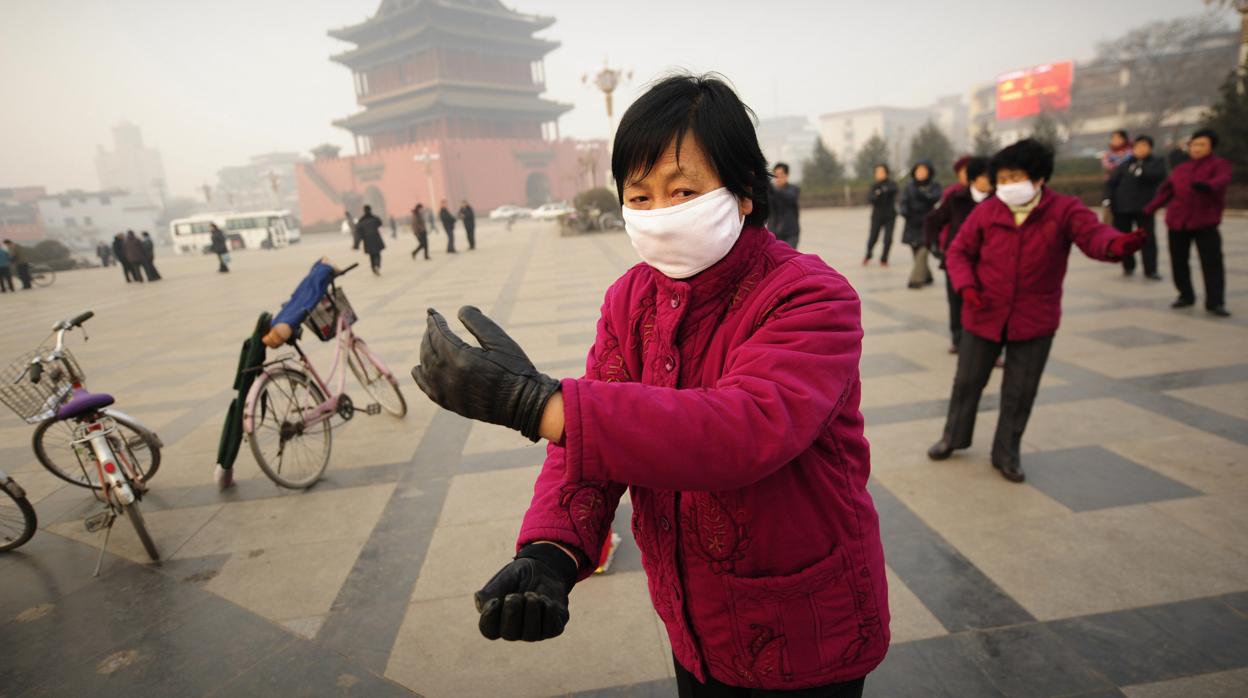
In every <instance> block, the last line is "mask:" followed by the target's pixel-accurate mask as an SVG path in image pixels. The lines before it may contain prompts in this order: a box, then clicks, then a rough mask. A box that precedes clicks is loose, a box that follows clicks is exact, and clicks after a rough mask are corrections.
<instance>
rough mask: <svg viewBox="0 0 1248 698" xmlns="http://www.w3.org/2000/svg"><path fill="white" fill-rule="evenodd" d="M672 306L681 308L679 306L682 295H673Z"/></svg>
mask: <svg viewBox="0 0 1248 698" xmlns="http://www.w3.org/2000/svg"><path fill="white" fill-rule="evenodd" d="M672 307H673V308H679V307H680V297H679V296H672Z"/></svg>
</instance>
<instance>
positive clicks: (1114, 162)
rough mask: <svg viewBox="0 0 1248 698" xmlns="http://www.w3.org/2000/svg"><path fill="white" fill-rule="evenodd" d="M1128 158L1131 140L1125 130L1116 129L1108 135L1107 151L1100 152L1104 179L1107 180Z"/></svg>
mask: <svg viewBox="0 0 1248 698" xmlns="http://www.w3.org/2000/svg"><path fill="white" fill-rule="evenodd" d="M1129 157H1131V138H1130V136H1128V135H1127V132H1126V131H1125V130H1123V129H1118V130H1117V131H1114V132H1113V133H1111V134H1110V135H1109V149H1108V150H1105V151H1102V152H1101V171H1102V172H1104V173H1105V179H1109V177H1110V175H1112V174H1114V170H1116V169H1118V166H1119V165H1121V164H1122V163H1123V162H1126V160H1127V158H1129Z"/></svg>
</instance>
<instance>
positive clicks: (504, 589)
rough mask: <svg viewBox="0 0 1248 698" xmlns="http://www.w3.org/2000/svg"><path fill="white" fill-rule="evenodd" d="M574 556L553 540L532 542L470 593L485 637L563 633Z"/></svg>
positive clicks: (547, 636)
mask: <svg viewBox="0 0 1248 698" xmlns="http://www.w3.org/2000/svg"><path fill="white" fill-rule="evenodd" d="M574 557H575V556H574V555H573V554H571V553H569V552H567V551H565V550H564V549H563V548H562V546H559V545H555V544H552V543H530V544H528V545H526V546H524V547H523V548H521V550H520V552H519V553H517V554H516V558H515V559H514V560H512V561H511V562H509V563H507V564H506V565H505V566H504V567H503V568H502V569H501V570H499V571H498V573H497V574H495V575H494V576H493V577H492V578H491V579H490V581H489V582H487V583H486V585H485V586H484V587H482V588H481V591H478V592H477V593H476V594H475V595H474V600H475V601H476V604H477V612H478V613H480V614H481V619H480V621H479V622H478V628H479V629H480V630H481V634H482V635H484V636H485V637H486V638H487V639H489V640H497V639H499V638H502V639H504V640H524V641H525V642H537V641H539V640H549V639H550V638H552V637H558V636H559V635H561V634H563V629H564V627H565V626H566V625H567V623H568V617H569V616H568V592H570V591H571V590H572V585H573V584H575V583H576V577H577V564H576V562H575V560H574Z"/></svg>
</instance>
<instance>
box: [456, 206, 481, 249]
mask: <svg viewBox="0 0 1248 698" xmlns="http://www.w3.org/2000/svg"><path fill="white" fill-rule="evenodd" d="M459 220H461V221H463V222H464V235H465V236H467V237H468V249H469V250H475V249H477V212H476V211H474V210H472V206H471V205H470V204H469V203H468V200H467V199H464V200H463V201H462V202H460V205H459Z"/></svg>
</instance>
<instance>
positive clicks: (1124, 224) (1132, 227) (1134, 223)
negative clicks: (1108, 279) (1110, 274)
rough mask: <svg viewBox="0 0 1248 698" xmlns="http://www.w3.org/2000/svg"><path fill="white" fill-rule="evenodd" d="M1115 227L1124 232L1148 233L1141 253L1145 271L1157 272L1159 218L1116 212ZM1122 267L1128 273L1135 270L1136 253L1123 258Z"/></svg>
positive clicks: (1151, 273)
mask: <svg viewBox="0 0 1248 698" xmlns="http://www.w3.org/2000/svg"><path fill="white" fill-rule="evenodd" d="M1114 227H1115V228H1117V229H1118V230H1121V231H1122V232H1124V233H1130V232H1134V231H1136V230H1143V231H1144V232H1146V233H1148V237H1146V238H1144V249H1143V250H1141V251H1140V255H1141V256H1142V257H1143V258H1144V273H1145V274H1148V275H1154V274H1156V273H1157V219H1156V218H1155V217H1154V216H1149V215H1145V214H1143V213H1114ZM1122 268H1123V269H1124V270H1125V271H1126V272H1127V273H1128V274H1130V273H1134V272H1135V253H1134V252H1132V253H1131V254H1129V255H1127V256H1126V257H1123V258H1122Z"/></svg>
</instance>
